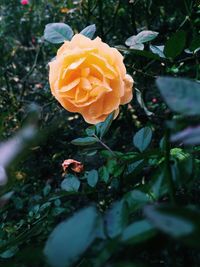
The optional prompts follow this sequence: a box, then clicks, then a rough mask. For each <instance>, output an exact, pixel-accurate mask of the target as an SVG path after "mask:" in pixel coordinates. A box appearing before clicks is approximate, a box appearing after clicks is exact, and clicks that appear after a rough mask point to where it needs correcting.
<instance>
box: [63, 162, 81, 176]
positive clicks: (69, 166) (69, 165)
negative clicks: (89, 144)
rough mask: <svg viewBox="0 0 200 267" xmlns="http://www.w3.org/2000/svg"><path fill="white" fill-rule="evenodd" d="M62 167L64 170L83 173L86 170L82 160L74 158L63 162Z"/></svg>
mask: <svg viewBox="0 0 200 267" xmlns="http://www.w3.org/2000/svg"><path fill="white" fill-rule="evenodd" d="M62 168H63V171H64V172H67V170H72V171H74V172H76V173H81V172H83V170H84V166H83V164H82V163H81V162H79V161H76V160H74V159H66V160H64V161H63V163H62Z"/></svg>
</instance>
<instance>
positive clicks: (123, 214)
mask: <svg viewBox="0 0 200 267" xmlns="http://www.w3.org/2000/svg"><path fill="white" fill-rule="evenodd" d="M127 223H128V211H127V207H126V203H125V202H124V201H123V200H121V201H117V202H115V203H113V204H112V206H111V208H110V209H109V210H108V211H107V213H106V215H105V224H106V230H107V234H108V236H109V237H110V238H115V237H117V236H119V235H120V234H121V233H122V231H123V229H124V228H125V227H126V225H127Z"/></svg>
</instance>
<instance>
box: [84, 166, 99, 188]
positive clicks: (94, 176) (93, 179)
mask: <svg viewBox="0 0 200 267" xmlns="http://www.w3.org/2000/svg"><path fill="white" fill-rule="evenodd" d="M86 177H87V182H88V184H89V185H90V186H91V187H95V186H96V184H97V182H98V178H99V176H98V172H97V171H96V170H91V171H89V172H88V173H87V175H86Z"/></svg>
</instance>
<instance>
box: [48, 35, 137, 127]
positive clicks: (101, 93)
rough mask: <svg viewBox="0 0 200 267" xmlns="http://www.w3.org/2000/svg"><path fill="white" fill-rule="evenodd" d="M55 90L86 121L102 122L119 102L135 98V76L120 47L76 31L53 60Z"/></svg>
mask: <svg viewBox="0 0 200 267" xmlns="http://www.w3.org/2000/svg"><path fill="white" fill-rule="evenodd" d="M49 65H50V73H49V81H50V87H51V92H52V94H53V95H54V96H55V98H56V99H57V100H58V102H60V104H61V105H62V106H63V107H64V108H65V109H67V110H68V111H70V112H78V113H80V114H81V115H82V116H83V117H84V119H85V121H86V122H88V123H91V124H96V123H99V122H102V121H104V120H105V119H106V117H107V116H108V115H109V114H110V113H111V112H113V111H115V115H116V116H117V114H118V110H119V105H123V104H126V103H128V102H130V101H131V99H132V86H133V79H132V77H131V76H129V75H128V74H126V68H125V66H124V63H123V56H122V55H121V54H120V53H119V52H118V50H117V49H115V48H111V47H109V46H108V45H107V44H105V43H103V42H102V41H101V39H100V38H99V37H97V38H96V39H95V40H90V39H89V38H87V37H85V36H83V35H82V34H76V35H75V36H74V37H73V38H72V40H71V41H65V43H64V44H63V45H62V46H61V47H60V48H59V49H58V51H57V56H56V59H55V60H54V61H52V62H50V64H49Z"/></svg>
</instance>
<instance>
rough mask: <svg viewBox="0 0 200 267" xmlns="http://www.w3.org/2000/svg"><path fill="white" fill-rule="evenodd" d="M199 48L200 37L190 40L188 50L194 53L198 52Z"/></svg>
mask: <svg viewBox="0 0 200 267" xmlns="http://www.w3.org/2000/svg"><path fill="white" fill-rule="evenodd" d="M199 48H200V35H197V36H195V37H194V38H193V39H192V42H191V44H190V47H189V49H190V50H191V51H192V52H195V50H198V49H199Z"/></svg>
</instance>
